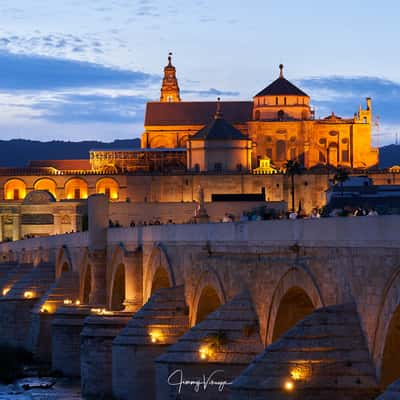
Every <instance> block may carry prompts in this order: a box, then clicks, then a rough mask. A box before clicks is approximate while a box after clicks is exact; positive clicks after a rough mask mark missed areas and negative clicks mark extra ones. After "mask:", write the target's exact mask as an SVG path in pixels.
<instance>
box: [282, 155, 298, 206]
mask: <svg viewBox="0 0 400 400" xmlns="http://www.w3.org/2000/svg"><path fill="white" fill-rule="evenodd" d="M285 170H286V175H288V176H290V194H291V197H292V211H294V176H295V175H300V174H301V166H300V163H299V162H298V161H295V160H288V161H287V162H286V164H285Z"/></svg>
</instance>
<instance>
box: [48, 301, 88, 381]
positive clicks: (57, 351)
mask: <svg viewBox="0 0 400 400" xmlns="http://www.w3.org/2000/svg"><path fill="white" fill-rule="evenodd" d="M89 314H90V307H88V306H65V307H60V308H59V309H58V310H57V311H56V313H55V315H54V320H53V323H52V340H51V348H52V353H51V366H52V369H53V370H54V371H59V372H61V373H62V374H63V375H64V376H69V377H78V376H80V374H81V331H82V329H83V324H84V321H85V318H86V317H87V316H88V315H89Z"/></svg>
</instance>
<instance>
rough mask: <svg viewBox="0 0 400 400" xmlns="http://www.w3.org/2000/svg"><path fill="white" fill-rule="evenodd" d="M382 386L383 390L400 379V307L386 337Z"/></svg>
mask: <svg viewBox="0 0 400 400" xmlns="http://www.w3.org/2000/svg"><path fill="white" fill-rule="evenodd" d="M380 377H381V380H380V386H381V388H382V389H384V388H386V387H387V386H388V385H389V384H391V383H392V382H394V381H395V380H397V379H399V378H400V306H398V307H397V308H396V311H395V312H394V314H393V317H392V320H391V321H390V324H389V329H388V332H387V335H386V340H385V347H384V350H383V357H382V364H381V373H380Z"/></svg>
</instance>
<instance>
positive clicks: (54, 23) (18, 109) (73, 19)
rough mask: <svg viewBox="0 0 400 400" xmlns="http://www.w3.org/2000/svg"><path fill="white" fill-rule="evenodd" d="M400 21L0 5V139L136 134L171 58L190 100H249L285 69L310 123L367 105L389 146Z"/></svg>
mask: <svg viewBox="0 0 400 400" xmlns="http://www.w3.org/2000/svg"><path fill="white" fill-rule="evenodd" d="M399 15H400V3H399V2H398V1H397V0H381V1H380V2H377V1H375V0H362V1H361V0H352V1H349V0H346V1H344V0H335V1H329V2H328V1H321V0H318V1H317V0H303V1H298V0H296V1H295V0H286V1H278V0H273V1H270V0H252V1H250V2H245V1H243V0H213V1H211V0H174V1H170V0H164V1H162V0H87V1H81V0H62V1H61V0H13V1H12V2H11V1H9V0H0V132H1V134H0V138H1V139H9V138H29V139H38V140H52V139H61V140H73V141H75V140H83V139H99V140H103V141H112V140H113V139H117V138H118V139H121V138H124V139H125V138H133V137H139V136H140V135H141V133H142V130H143V114H144V106H145V102H146V101H148V100H157V99H158V96H159V88H160V79H161V74H162V68H163V67H164V65H165V64H166V58H167V53H168V51H170V50H171V51H173V53H174V56H173V62H174V64H175V66H176V67H177V74H178V79H179V84H180V87H181V97H182V98H183V99H185V100H188V99H191V100H193V99H198V100H206V99H207V100H208V99H215V98H216V97H218V96H221V98H222V99H223V100H228V99H232V100H235V99H237V100H239V99H241V100H248V99H251V98H252V96H253V95H254V94H256V93H257V92H258V91H259V90H261V89H262V88H263V87H265V86H266V85H267V84H268V83H270V82H271V81H272V80H274V79H275V78H276V77H277V75H278V64H279V63H283V64H284V65H285V76H286V77H287V78H288V79H290V80H292V81H293V82H294V83H296V84H297V85H299V86H300V87H301V88H302V89H303V90H305V91H306V92H307V93H308V94H309V95H310V96H311V103H312V105H314V106H315V107H316V110H317V117H323V116H326V115H327V114H329V113H330V112H331V111H335V113H336V114H339V115H342V116H352V115H353V113H354V112H355V111H357V108H358V106H359V104H362V105H363V106H364V105H365V97H366V96H371V97H372V99H373V111H374V114H375V116H376V115H379V118H380V125H381V128H380V131H381V136H380V139H379V144H380V145H382V144H388V143H393V142H394V140H395V136H396V133H400V112H399V110H400V68H399V65H400V52H399V51H398V43H399V42H400V28H399V27H398V17H399ZM399 137H400V135H399ZM377 141H378V140H377V138H376V136H375V137H374V142H375V144H377Z"/></svg>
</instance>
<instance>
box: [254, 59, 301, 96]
mask: <svg viewBox="0 0 400 400" xmlns="http://www.w3.org/2000/svg"><path fill="white" fill-rule="evenodd" d="M279 69H280V74H279V78H278V79H276V80H275V81H273V82H272V83H271V84H270V85H268V86H267V87H266V88H264V89H263V90H261V92H259V93H257V94H256V95H255V96H254V97H259V96H305V97H309V96H308V94H307V93H304V92H303V91H302V90H301V89H299V88H298V87H297V86H295V85H293V83H291V82H289V81H288V80H287V79H286V78H284V76H283V65H282V64H280V65H279Z"/></svg>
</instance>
